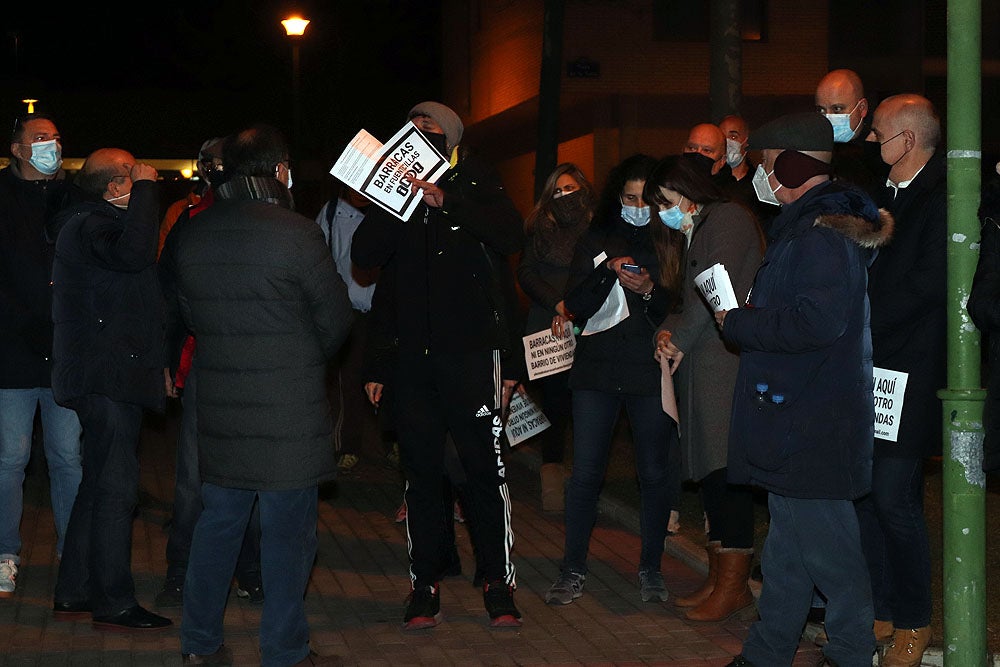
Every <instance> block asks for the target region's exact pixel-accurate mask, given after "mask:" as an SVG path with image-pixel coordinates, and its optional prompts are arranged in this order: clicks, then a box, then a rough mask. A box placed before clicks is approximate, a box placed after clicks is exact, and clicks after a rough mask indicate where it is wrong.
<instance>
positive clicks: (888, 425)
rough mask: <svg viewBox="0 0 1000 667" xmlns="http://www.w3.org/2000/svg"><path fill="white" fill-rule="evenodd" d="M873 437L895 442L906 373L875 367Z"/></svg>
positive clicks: (901, 410) (904, 392)
mask: <svg viewBox="0 0 1000 667" xmlns="http://www.w3.org/2000/svg"><path fill="white" fill-rule="evenodd" d="M874 376H875V437H876V438H881V439H882V440H889V441H891V442H896V438H897V437H898V435H899V419H900V415H902V413H903V397H904V395H905V394H906V380H907V378H908V377H909V375H908V374H907V373H900V372H898V371H890V370H887V369H885V368H875V369H874Z"/></svg>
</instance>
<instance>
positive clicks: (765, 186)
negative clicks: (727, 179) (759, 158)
mask: <svg viewBox="0 0 1000 667" xmlns="http://www.w3.org/2000/svg"><path fill="white" fill-rule="evenodd" d="M773 173H774V170H771V174H773ZM771 174H769V173H767V172H766V171H764V165H762V164H758V165H757V171H755V172H754V174H753V191H754V192H756V193H757V199H759V200H760V201H762V202H764V203H765V204H771V205H772V206H781V202H780V201H778V198H777V197H776V196H774V193H775V192H777V191H778V190H780V189H781V184H780V183H779V184H778V187H777V188H776V189H772V188H771V181H770V178H771Z"/></svg>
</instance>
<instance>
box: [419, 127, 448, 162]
mask: <svg viewBox="0 0 1000 667" xmlns="http://www.w3.org/2000/svg"><path fill="white" fill-rule="evenodd" d="M424 137H425V138H426V139H427V143H429V144H430V145H431V146H433V147H434V148H435V149H437V152H438V153H440V154H441V155H443V156H444V157H445V158H447V157H448V137H446V136H444V135H443V134H438V133H436V132H426V133H424Z"/></svg>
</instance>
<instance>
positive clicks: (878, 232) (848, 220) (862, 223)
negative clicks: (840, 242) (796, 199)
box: [814, 208, 896, 248]
mask: <svg viewBox="0 0 1000 667" xmlns="http://www.w3.org/2000/svg"><path fill="white" fill-rule="evenodd" d="M814 224H815V226H817V227H829V228H830V229H832V230H834V231H837V232H840V233H841V234H843V235H844V236H846V237H847V238H849V239H851V240H852V241H854V242H855V243H857V244H858V245H859V246H861V247H862V248H879V247H881V246H884V245H886V244H887V243H888V242H889V240H890V239H891V238H892V232H893V229H894V228H895V225H896V221H895V219H894V218H893V217H892V214H891V213H889V211H887V210H885V209H884V208H880V209H878V218H877V219H875V220H868V219H865V218H862V217H861V216H857V215H849V214H846V213H827V214H822V215H820V216H819V217H818V218H816V222H815V223H814Z"/></svg>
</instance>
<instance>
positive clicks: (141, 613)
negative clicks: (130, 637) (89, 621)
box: [93, 605, 174, 632]
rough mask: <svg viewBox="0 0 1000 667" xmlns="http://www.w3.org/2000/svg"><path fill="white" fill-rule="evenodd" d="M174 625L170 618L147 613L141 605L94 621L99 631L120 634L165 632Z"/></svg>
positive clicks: (97, 617) (99, 617)
mask: <svg viewBox="0 0 1000 667" xmlns="http://www.w3.org/2000/svg"><path fill="white" fill-rule="evenodd" d="M173 624H174V622H173V621H171V620H170V619H169V618H164V617H163V616H160V615H158V614H154V613H153V612H151V611H146V610H145V609H143V608H142V607H140V606H139V605H136V606H134V607H131V608H129V609H126V610H125V611H122V612H118V613H117V614H112V615H110V616H95V617H94V621H93V625H94V627H95V628H96V629H98V630H114V631H118V632H133V631H140V632H146V631H151V630H165V629H167V628H169V627H170V626H171V625H173Z"/></svg>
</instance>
